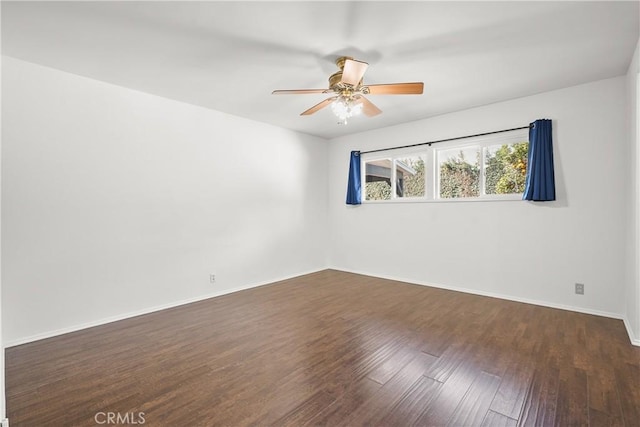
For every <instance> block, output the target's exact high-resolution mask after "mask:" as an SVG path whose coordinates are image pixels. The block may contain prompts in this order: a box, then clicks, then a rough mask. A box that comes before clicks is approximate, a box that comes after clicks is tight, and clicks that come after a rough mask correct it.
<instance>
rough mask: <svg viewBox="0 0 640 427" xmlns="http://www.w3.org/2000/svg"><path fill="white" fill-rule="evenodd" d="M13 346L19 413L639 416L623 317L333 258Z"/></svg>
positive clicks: (516, 421)
mask: <svg viewBox="0 0 640 427" xmlns="http://www.w3.org/2000/svg"><path fill="white" fill-rule="evenodd" d="M6 357H7V359H6V381H7V409H8V415H9V419H10V421H11V425H12V426H14V427H16V426H17V427H20V426H34V427H40V426H76V425H78V426H84V425H87V426H95V425H97V424H96V421H95V419H94V416H95V414H96V413H99V412H104V413H107V412H114V413H120V414H121V416H125V415H126V414H129V416H130V418H129V419H130V420H131V419H133V417H134V415H135V416H138V415H137V414H138V412H144V419H145V421H146V422H145V425H149V426H200V425H202V426H205V425H206V426H213V425H221V426H241V425H277V426H302V425H328V426H339V425H350V426H358V425H385V426H404V425H425V426H445V425H451V426H466V425H478V426H480V425H483V426H496V427H497V426H517V425H525V426H547V425H559V426H579V425H585V426H586V425H591V426H609V425H619V426H624V425H626V426H638V425H640V348H637V347H633V346H631V344H630V343H629V339H628V337H627V335H626V333H625V330H624V326H623V324H622V322H621V321H618V320H612V319H607V318H602V317H596V316H590V315H584V314H578V313H572V312H567V311H562V310H555V309H550V308H544V307H538V306H533V305H527V304H521V303H515V302H508V301H503V300H498V299H492V298H486V297H480V296H473V295H468V294H464V293H457V292H451V291H445V290H440V289H435V288H428V287H422V286H415V285H408V284H404V283H399V282H393V281H388V280H382V279H375V278H371V277H366V276H360V275H355V274H349V273H342V272H338V271H332V270H328V271H324V272H320V273H315V274H311V275H307V276H302V277H300V278H296V279H291V280H287V281H284V282H279V283H276V284H273V285H269V286H265V287H261V288H256V289H252V290H248V291H244V292H239V293H235V294H232V295H227V296H224V297H219V298H215V299H210V300H207V301H202V302H198V303H194V304H190V305H187V306H182V307H178V308H174V309H170V310H165V311H162V312H158V313H153V314H149V315H145V316H141V317H137V318H133V319H128V320H124V321H121V322H116V323H112V324H109V325H104V326H100V327H96V328H91V329H87V330H83V331H80V332H76V333H71V334H67V335H63V336H60V337H55V338H51V339H47V340H42V341H39V342H35V343H31V344H26V345H22V346H18V347H13V348H9V349H7V351H6ZM101 417H102V418H101ZM104 420H105V418H104V416H102V415H100V416H99V418H98V421H104ZM137 421H140V420H139V419H138V420H137Z"/></svg>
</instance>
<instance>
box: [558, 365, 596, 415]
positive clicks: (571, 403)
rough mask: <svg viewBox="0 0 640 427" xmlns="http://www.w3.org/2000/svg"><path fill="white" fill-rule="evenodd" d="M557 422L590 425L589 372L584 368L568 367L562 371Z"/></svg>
mask: <svg viewBox="0 0 640 427" xmlns="http://www.w3.org/2000/svg"><path fill="white" fill-rule="evenodd" d="M556 423H557V424H559V425H566V426H588V425H589V405H588V388H587V374H586V372H584V371H583V370H582V369H579V368H573V367H566V368H565V369H563V370H561V371H560V383H559V386H558V407H557V409H556Z"/></svg>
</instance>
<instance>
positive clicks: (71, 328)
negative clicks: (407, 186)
mask: <svg viewBox="0 0 640 427" xmlns="http://www.w3.org/2000/svg"><path fill="white" fill-rule="evenodd" d="M324 270H326V268H321V269H319V270H313V271H307V272H301V273H297V274H294V275H289V276H286V277H281V278H277V279H271V280H265V281H261V282H257V283H251V284H248V285H244V286H238V287H235V288H231V289H223V290H220V291H217V292H213V293H210V294H205V295H199V296H197V297H193V298H187V299H184V300H180V301H174V302H170V303H167V304H162V305H157V306H154V307H148V308H144V309H141V310H136V311H133V312H129V313H123V314H119V315H117V316H111V317H107V318H103V319H98V320H95V321H91V322H87V323H82V324H80V325H73V326H69V327H66V328H62V329H56V330H53V331H47V332H42V333H40V334H35V335H31V336H28V337H24V338H19V339H16V340H12V341H9V342H5V343H4V347H5V348H8V347H15V346H17V345H21V344H27V343H30V342H33V341H38V340H43V339H46V338H51V337H55V336H58V335H63V334H68V333H69V332H76V331H79V330H82V329H87V328H92V327H94V326H100V325H105V324H107V323H113V322H117V321H119V320H124V319H130V318H132V317H136V316H142V315H143V314H149V313H153V312H156V311H161V310H166V309H167V308H173V307H178V306H181V305H185V304H191V303H193V302H198V301H203V300H206V299H209V298H215V297H219V296H222V295H228V294H232V293H234V292H239V291H244V290H247V289H252V288H257V287H260V286H265V285H270V284H272V283H276V282H280V281H282V280H288V279H292V278H294V277H299V276H304V275H307V274H312V273H317V272H319V271H324ZM0 427H2V426H1V425H0Z"/></svg>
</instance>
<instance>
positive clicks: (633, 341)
mask: <svg viewBox="0 0 640 427" xmlns="http://www.w3.org/2000/svg"><path fill="white" fill-rule="evenodd" d="M622 321H623V322H624V327H625V328H627V334H629V339H630V340H631V344H633V345H637V346H638V347H640V339H638V338H636V337H635V336H634V334H633V329H631V324H630V323H629V320H628V319H627V318H626V317H624V318H623V319H622Z"/></svg>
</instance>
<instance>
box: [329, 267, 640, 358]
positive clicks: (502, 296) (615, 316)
mask: <svg viewBox="0 0 640 427" xmlns="http://www.w3.org/2000/svg"><path fill="white" fill-rule="evenodd" d="M330 268H331V269H332V270H338V271H344V272H347V273H354V274H361V275H363V276H371V277H376V278H380V279H387V280H394V281H397V282H405V283H410V284H413V285H420V286H429V287H432V288H439V289H446V290H449V291H457V292H464V293H467V294H473V295H481V296H485V297H491V298H499V299H504V300H508V301H515V302H523V303H525V304H533V305H539V306H542V307H549V308H557V309H560V310H567V311H575V312H577V313H584V314H593V315H595V316H601V317H609V318H612V319H618V320H622V321H623V322H624V325H625V327H626V328H627V334H628V335H629V340H630V341H631V344H633V345H637V346H640V340H638V339H636V338H635V337H634V336H633V334H632V330H631V327H630V325H629V322H628V320H627V318H626V317H625V316H623V315H621V314H619V313H611V312H608V311H601V310H594V309H590V308H584V307H576V306H572V305H565V304H557V303H553V302H548V301H540V300H534V299H529V298H520V297H515V296H512V295H505V294H499V293H495V292H485V291H479V290H476V289H468V288H461V287H458V286H449V285H442V284H439V283H432V282H424V281H416V280H415V279H404V278H401V277H394V276H388V275H381V274H371V273H365V272H363V271H357V270H351V269H348V268H340V267H330Z"/></svg>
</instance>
